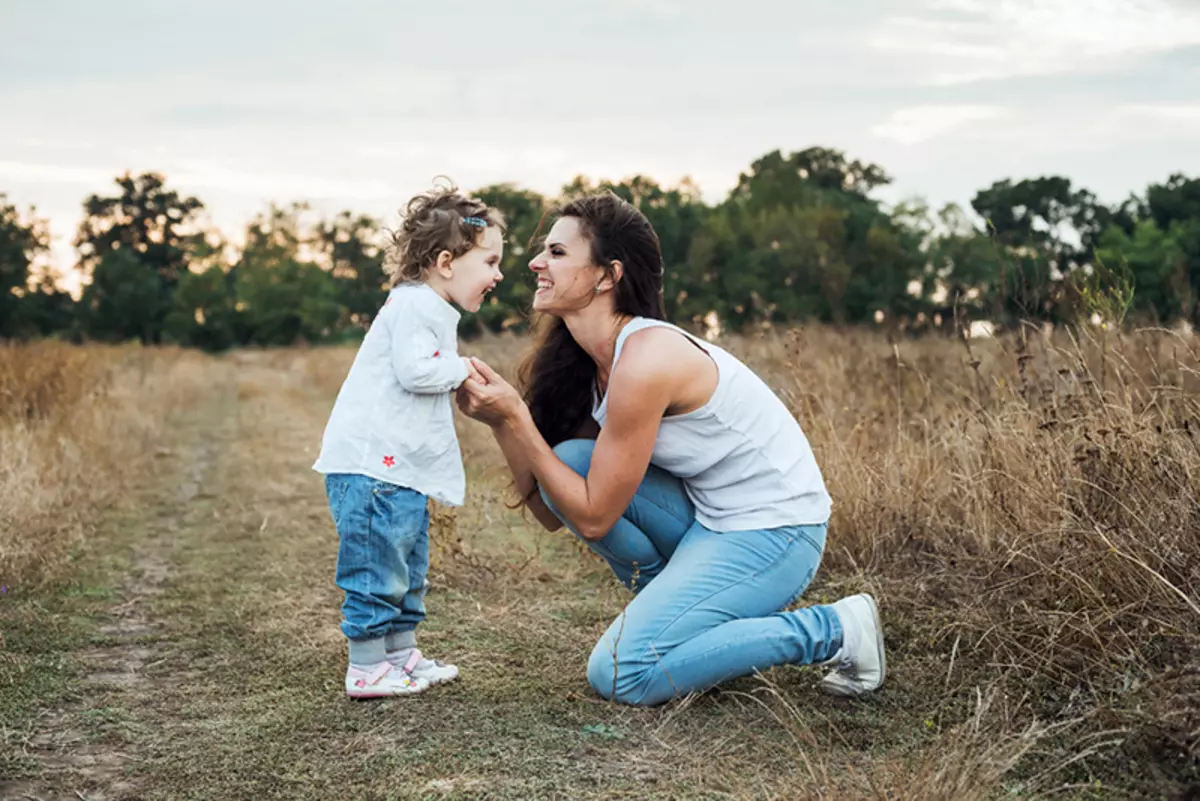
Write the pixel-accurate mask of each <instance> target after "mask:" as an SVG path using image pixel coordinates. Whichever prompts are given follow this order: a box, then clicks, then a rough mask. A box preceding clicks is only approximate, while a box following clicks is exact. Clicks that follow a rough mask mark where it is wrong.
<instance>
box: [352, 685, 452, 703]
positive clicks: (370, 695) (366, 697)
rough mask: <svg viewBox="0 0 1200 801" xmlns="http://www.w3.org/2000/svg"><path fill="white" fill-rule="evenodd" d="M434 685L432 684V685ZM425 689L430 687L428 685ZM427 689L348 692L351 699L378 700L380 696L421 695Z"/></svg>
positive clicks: (401, 696)
mask: <svg viewBox="0 0 1200 801" xmlns="http://www.w3.org/2000/svg"><path fill="white" fill-rule="evenodd" d="M431 686H432V685H431ZM425 689H429V688H428V687H426V688H425ZM424 691H425V690H414V691H413V692H409V693H346V697H347V698H349V699H350V700H351V701H377V700H379V699H380V698H404V697H405V696H408V695H420V694H421V693H423V692H424Z"/></svg>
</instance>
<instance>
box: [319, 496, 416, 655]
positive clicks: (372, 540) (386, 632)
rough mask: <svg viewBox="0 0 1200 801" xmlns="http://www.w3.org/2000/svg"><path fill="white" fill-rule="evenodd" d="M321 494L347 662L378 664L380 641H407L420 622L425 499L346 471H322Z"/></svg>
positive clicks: (382, 649) (381, 650) (381, 651)
mask: <svg viewBox="0 0 1200 801" xmlns="http://www.w3.org/2000/svg"><path fill="white" fill-rule="evenodd" d="M325 492H326V494H327V495H328V496H329V512H330V515H331V516H332V517H333V524H334V525H335V526H336V527H337V533H338V540H339V542H338V556H337V585H338V587H339V588H340V589H341V590H342V592H344V593H345V600H344V601H343V603H342V625H341V628H342V633H343V634H345V635H346V638H347V639H349V640H351V652H352V653H351V659H352V661H353V660H356V659H357V661H360V662H363V663H364V664H365V663H374V662H380V661H382V660H383V659H384V654H385V641H386V640H389V639H390V640H394V641H396V642H401V641H403V643H404V644H408V643H411V642H413V640H412V637H413V636H414V635H413V632H414V631H415V630H416V628H417V626H418V625H419V624H420V623H421V622H422V621H424V620H425V601H424V599H425V589H426V584H425V574H426V572H427V571H428V570H429V511H428V508H427V503H426V497H425V496H424V495H422V494H421V493H419V492H416V491H415V490H411V489H408V488H406V487H400V486H397V485H395V484H389V483H388V482H386V481H380V480H378V479H375V478H371V477H369V476H361V475H354V474H347V473H332V474H330V475H327V476H326V477H325ZM401 635H404V636H403V637H401ZM357 643H364V645H362V646H359V649H360V650H361V651H362V655H361V657H359V656H358V655H356V654H355V653H354V651H355V645H356V644H357ZM367 643H369V644H370V646H371V647H370V648H368V647H366V644H367Z"/></svg>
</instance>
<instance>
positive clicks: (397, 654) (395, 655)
mask: <svg viewBox="0 0 1200 801" xmlns="http://www.w3.org/2000/svg"><path fill="white" fill-rule="evenodd" d="M415 650H416V648H397V649H396V650H395V651H388V652H387V660H388V661H389V662H391V663H392V664H393V665H403V664H404V663H405V662H407V661H408V658H409V657H410V656H412V652H413V651H415Z"/></svg>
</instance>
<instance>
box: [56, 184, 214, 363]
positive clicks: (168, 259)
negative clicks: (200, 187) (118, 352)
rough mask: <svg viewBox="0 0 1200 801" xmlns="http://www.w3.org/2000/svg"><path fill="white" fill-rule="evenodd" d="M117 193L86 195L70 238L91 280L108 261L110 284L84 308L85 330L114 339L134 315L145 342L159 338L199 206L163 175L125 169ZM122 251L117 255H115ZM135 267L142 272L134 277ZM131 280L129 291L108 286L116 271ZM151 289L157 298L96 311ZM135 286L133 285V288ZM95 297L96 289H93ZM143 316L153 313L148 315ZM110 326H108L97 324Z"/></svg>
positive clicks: (184, 266) (191, 244)
mask: <svg viewBox="0 0 1200 801" xmlns="http://www.w3.org/2000/svg"><path fill="white" fill-rule="evenodd" d="M116 184H117V187H118V188H119V190H120V192H119V193H118V194H117V195H115V196H109V197H101V196H99V195H91V196H89V197H88V198H87V199H86V200H85V201H84V204H83V208H84V219H83V222H82V223H80V226H79V231H78V233H77V235H76V238H75V245H76V247H77V248H78V251H79V264H78V269H79V270H80V271H82V272H83V273H84V274H85V275H88V274H91V275H92V277H93V281H95V280H96V277H95V274H96V273H97V272H98V271H99V270H100V268H101V266H102V265H103V264H104V263H105V262H106V260H107V263H108V267H107V271H108V273H109V275H108V276H107V277H106V278H105V280H106V281H107V282H109V286H108V287H107V288H106V289H105V290H104V293H103V294H104V299H103V301H100V300H98V299H97V298H96V297H93V298H92V308H91V311H90V312H89V326H90V333H91V334H92V335H93V336H97V337H100V338H107V339H111V338H119V337H120V336H122V335H123V333H124V332H126V331H128V330H129V329H130V328H131V325H130V324H124V323H121V322H120V320H121V319H122V317H123V316H126V315H127V316H128V317H130V318H131V319H132V318H136V319H137V320H138V321H139V322H138V323H137V325H136V326H132V327H135V328H136V329H137V330H138V332H139V333H138V335H139V336H140V337H142V338H143V340H144V341H146V342H158V341H159V339H160V337H161V334H162V324H163V320H164V317H165V315H166V313H167V310H168V309H169V308H170V306H171V298H170V296H171V292H172V290H174V288H175V286H176V284H178V283H179V280H180V278H181V277H182V276H183V275H184V273H186V272H187V270H188V254H189V252H190V251H191V249H192V248H193V247H194V246H195V242H196V240H197V238H200V239H202V238H203V235H202V234H201V233H200V232H199V231H198V230H196V226H197V220H196V217H197V215H198V213H199V212H200V210H201V209H202V208H203V205H202V204H201V203H200V201H199V200H197V199H196V198H194V197H184V196H181V195H180V194H179V193H178V192H176V191H174V190H171V189H168V188H167V187H166V183H165V179H164V178H163V177H162V176H161V175H158V174H155V173H145V174H144V175H140V176H137V177H136V178H135V177H133V176H132V175H130V174H129V173H126V174H125V175H122V176H120V177H118V178H117V179H116ZM117 253H121V254H122V255H121V258H119V259H117V258H115V255H114V254H117ZM135 265H138V266H140V267H141V269H142V271H143V272H144V273H145V274H146V275H145V276H140V277H135V276H134V267H135ZM118 274H119V275H120V276H121V277H122V280H130V281H133V282H134V284H133V286H131V287H130V288H129V290H128V291H118V289H117V288H116V287H114V286H112V285H111V281H112V280H113V279H114V277H115V276H116V275H118ZM151 284H153V285H154V286H155V288H156V294H157V298H156V299H155V300H154V301H153V302H150V303H149V304H148V306H146V307H142V308H137V309H134V308H130V309H121V308H117V309H113V310H112V311H111V313H106V314H104V315H100V316H98V315H97V310H96V306H97V304H101V305H102V304H104V303H107V304H111V303H114V302H117V300H119V299H133V298H137V299H139V300H148V292H149V287H150V286H151ZM135 287H136V288H135ZM93 295H95V293H93ZM147 315H152V316H150V317H148V316H147ZM104 321H110V322H112V323H113V324H114V326H115V327H114V328H112V329H103V330H101V329H98V328H96V326H99V325H104V324H107V323H106V322H104Z"/></svg>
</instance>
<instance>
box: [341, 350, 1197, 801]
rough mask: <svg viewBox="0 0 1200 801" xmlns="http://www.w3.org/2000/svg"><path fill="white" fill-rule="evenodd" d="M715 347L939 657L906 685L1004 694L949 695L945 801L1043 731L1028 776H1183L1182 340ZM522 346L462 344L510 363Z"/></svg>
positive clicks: (1185, 554)
mask: <svg viewBox="0 0 1200 801" xmlns="http://www.w3.org/2000/svg"><path fill="white" fill-rule="evenodd" d="M722 344H723V345H724V346H725V347H727V348H729V349H730V350H731V351H733V352H734V353H736V354H738V355H739V356H741V357H742V358H743V359H744V360H745V361H746V362H747V363H748V364H749V365H750V366H751V367H753V368H754V369H755V370H756V371H757V372H758V373H759V374H760V375H761V376H762V377H763V378H764V380H766V381H767V382H768V383H769V384H770V385H771V386H772V387H773V388H774V389H775V390H776V391H777V392H778V393H779V394H780V396H781V397H782V398H783V399H784V400H785V402H786V403H787V404H788V405H789V407H790V408H791V409H792V411H793V413H794V414H795V415H796V417H797V419H798V420H799V421H800V423H801V424H802V426H803V427H804V429H805V431H806V432H807V434H808V436H809V438H810V440H811V441H812V444H813V447H814V450H815V452H816V454H817V458H818V460H819V462H820V464H821V467H822V470H823V472H824V475H825V479H826V482H827V484H828V486H829V489H830V492H831V494H832V495H833V498H834V514H833V519H832V521H831V527H830V539H829V551H828V553H827V556H826V561H825V575H826V576H829V575H831V574H832V575H835V576H846V575H847V574H849V575H851V576H853V575H857V576H859V579H858V580H857V581H858V582H859V583H861V584H865V585H866V586H868V587H871V588H873V589H874V590H875V591H876V592H878V593H879V594H880V595H881V596H882V597H883V598H884V601H885V615H886V616H887V618H888V621H889V628H890V635H889V636H891V637H892V638H893V640H899V641H901V642H902V644H903V646H904V647H905V650H911V651H914V652H920V651H925V652H926V657H927V658H928V663H929V665H930V669H931V670H932V671H936V673H935V674H931V675H930V676H929V677H928V681H927V686H925V687H923V688H922V689H921V691H922V692H929V693H943V692H944V693H945V694H946V695H947V697H951V696H955V695H957V696H960V697H962V698H963V699H965V701H964V702H965V703H966V704H968V706H969V704H970V702H969V699H971V698H972V697H974V696H973V693H975V692H976V691H977V688H982V689H983V690H984V691H985V693H990V694H999V695H1000V696H1002V697H1008V698H1009V699H1010V701H1009V702H1008V706H1009V707H1010V708H1007V709H1006V711H1005V713H1004V715H1003V721H1001V724H1002V725H1001V726H1000V729H1002V730H998V729H995V727H994V726H993V724H994V723H995V721H990V722H989V723H988V724H987V725H982V724H981V723H980V720H981V719H982V718H983V717H984V714H983V711H980V710H984V711H986V706H985V705H981V704H976V705H974V707H975V710H974V711H972V709H971V708H964V709H963V710H962V715H961V716H960V717H959V720H960V721H974V723H964V724H963V725H964V726H967V728H966V729H961V727H960V733H961V731H967V732H968V733H969V734H970V736H966V737H960V736H959V735H958V734H955V735H953V737H956V738H958V740H959V742H958V745H959V746H961V747H960V748H958V749H957V751H956V752H957V753H958V754H959V756H960V757H961V758H959V759H955V758H951V762H952V763H953V764H951V763H946V764H941V763H939V764H938V765H932V766H929V773H928V774H927V776H926V778H929V777H940V778H938V782H935V783H936V784H938V785H939V786H943V787H944V788H945V797H954V794H955V792H956V791H955V787H958V786H960V784H961V782H962V781H963V780H964V779H963V777H964V776H966V775H967V774H968V773H970V774H971V776H974V777H975V778H979V775H985V776H991V775H992V774H996V775H999V774H1002V773H1004V772H1005V771H1006V770H1007V767H1006V766H1008V765H1009V763H1010V761H1015V759H1016V758H1017V757H1018V756H1021V755H1024V754H1026V752H1029V751H1030V750H1031V749H1032V748H1033V745H1034V743H1035V742H1036V740H1037V739H1038V738H1039V737H1042V736H1045V735H1051V736H1054V737H1058V738H1060V743H1061V742H1064V741H1065V740H1070V742H1071V745H1070V746H1069V747H1068V748H1067V749H1066V750H1065V751H1064V750H1063V749H1061V748H1058V749H1054V752H1053V753H1048V754H1047V755H1043V756H1042V757H1038V756H1037V754H1036V753H1034V754H1031V755H1030V756H1028V757H1026V758H1027V759H1029V760H1031V764H1032V767H1031V769H1030V772H1032V773H1035V774H1040V775H1041V776H1042V777H1043V778H1053V779H1054V780H1060V779H1061V778H1062V777H1063V776H1068V777H1069V776H1070V775H1071V771H1070V765H1069V764H1064V763H1065V762H1069V761H1070V760H1071V759H1082V758H1085V757H1086V756H1088V755H1091V754H1096V753H1100V752H1101V751H1103V750H1104V749H1108V750H1111V749H1112V748H1114V747H1116V746H1117V745H1119V746H1120V747H1121V748H1122V749H1123V750H1122V753H1123V754H1124V755H1125V757H1126V759H1127V761H1128V764H1131V765H1141V766H1145V769H1146V770H1147V772H1148V774H1149V775H1148V776H1147V778H1148V779H1149V778H1153V776H1154V775H1156V774H1161V773H1163V772H1165V773H1168V774H1171V775H1176V776H1179V775H1194V776H1195V777H1196V779H1198V780H1200V441H1198V440H1197V436H1198V434H1200V431H1198V429H1200V340H1197V339H1195V338H1193V337H1191V336H1183V335H1180V334H1178V333H1176V332H1172V331H1166V330H1160V329H1153V330H1140V331H1135V332H1126V333H1118V332H1111V331H1110V332H1091V333H1089V332H1087V331H1083V332H1074V333H1073V332H1069V331H1059V332H1056V333H1055V334H1053V335H1049V334H1047V333H1046V332H1043V331H1042V330H1040V329H1033V328H1030V329H1027V330H1025V331H1023V332H1020V333H1019V334H1015V335H1011V336H1008V337H1005V338H998V339H992V340H974V341H970V342H967V341H959V340H951V339H925V340H919V341H914V340H901V341H892V340H890V339H889V338H887V337H886V335H884V334H882V333H880V334H874V333H869V332H862V331H855V332H842V331H835V330H830V329H825V328H820V327H814V328H805V329H794V330H791V331H788V332H782V333H767V334H763V335H761V336H756V337H748V338H738V337H733V338H730V339H728V340H726V341H725V342H723V343H722ZM522 348H523V343H521V342H520V340H513V339H511V338H506V337H505V338H493V339H489V340H485V341H482V342H478V343H471V345H470V346H469V347H468V348H467V349H468V350H470V351H472V352H475V353H478V354H479V355H481V356H483V357H484V358H486V359H489V360H490V361H491V362H492V363H493V364H494V365H495V366H497V367H498V368H500V369H501V370H502V372H504V373H505V374H507V375H510V376H511V375H512V374H513V373H514V367H515V363H516V358H517V356H518V355H519V354H520V353H521V351H522ZM333 373H334V374H335V375H336V374H337V371H336V370H334V371H333ZM461 434H462V439H463V450H464V455H465V457H466V458H467V460H468V463H469V464H473V465H474V467H475V469H476V471H477V474H478V475H482V476H491V477H492V478H493V479H496V478H503V477H504V473H503V470H502V467H501V464H502V463H501V462H500V457H499V454H498V452H497V451H496V450H495V449H494V448H493V447H491V444H490V442H488V441H487V439H488V438H487V437H486V436H485V431H484V430H483V428H482V427H481V426H476V425H473V424H470V423H468V424H466V425H465V426H464V427H462V428H461ZM479 483H480V482H476V488H474V489H473V490H472V492H473V493H480V492H483V493H486V494H485V495H483V496H481V495H478V494H476V495H475V498H474V500H473V501H472V503H476V504H478V506H477V507H475V508H472V506H471V504H468V507H467V508H466V509H464V510H463V512H462V513H461V514H462V515H464V516H466V517H467V519H468V520H470V521H471V525H472V526H478V525H480V524H481V522H480V521H479V520H478V519H477V518H479V517H480V516H487V517H488V518H489V519H490V520H492V524H493V525H494V519H495V518H494V514H495V510H496V509H497V508H498V501H499V500H500V499H501V498H503V497H505V496H504V495H503V484H502V483H497V482H496V481H495V480H493V481H488V482H484V486H485V489H483V490H481V489H479V488H478V485H479ZM508 500H511V497H509V498H508ZM481 507H482V508H481ZM460 522H461V521H460ZM442 550H443V551H445V550H447V548H446V545H445V543H443V545H442ZM449 550H451V551H455V549H454V548H450V549H449ZM457 550H458V551H461V548H459V549H457ZM467 572H468V573H469V572H470V571H469V570H468V571H467ZM460 580H470V579H469V577H468V576H466V575H464V576H461V577H460ZM802 602H803V601H802ZM912 639H919V642H913V641H911V640H912ZM905 640H909V641H908V642H904V641H905ZM989 697H990V696H989ZM991 706H995V705H991ZM990 714H992V715H993V716H994V715H995V712H994V711H993V712H992V713H990ZM1068 723H1073V724H1074V725H1066V724H1068ZM989 727H992V728H989ZM981 732H984V733H985V734H981ZM1064 738H1065V739H1064ZM972 742H974V743H976V744H977V745H980V746H981V747H982V746H984V745H986V746H987V748H983V749H982V751H981V750H980V749H975V750H973V751H971V752H970V753H967V751H966V750H963V749H966V748H967V746H968V745H970V743H972ZM968 750H969V749H968ZM980 754H983V756H982V757H981V756H980ZM1064 754H1067V756H1065V757H1064ZM943 755H944V754H943ZM972 760H976V761H975V762H973V761H972ZM1139 769H1140V768H1139ZM923 775H925V774H923ZM918 778H920V777H918ZM930 780H931V781H932V778H931V779H930ZM989 784H991V782H987V781H984V782H982V783H981V784H980V786H988V785H989ZM931 787H932V785H925V788H926V790H927V791H929V790H930V788H931ZM1031 787H1032V785H1031ZM914 789H915V788H914ZM1027 789H1028V788H1027ZM919 794H920V793H918V795H919ZM925 797H931V796H928V795H926V796H925Z"/></svg>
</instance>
